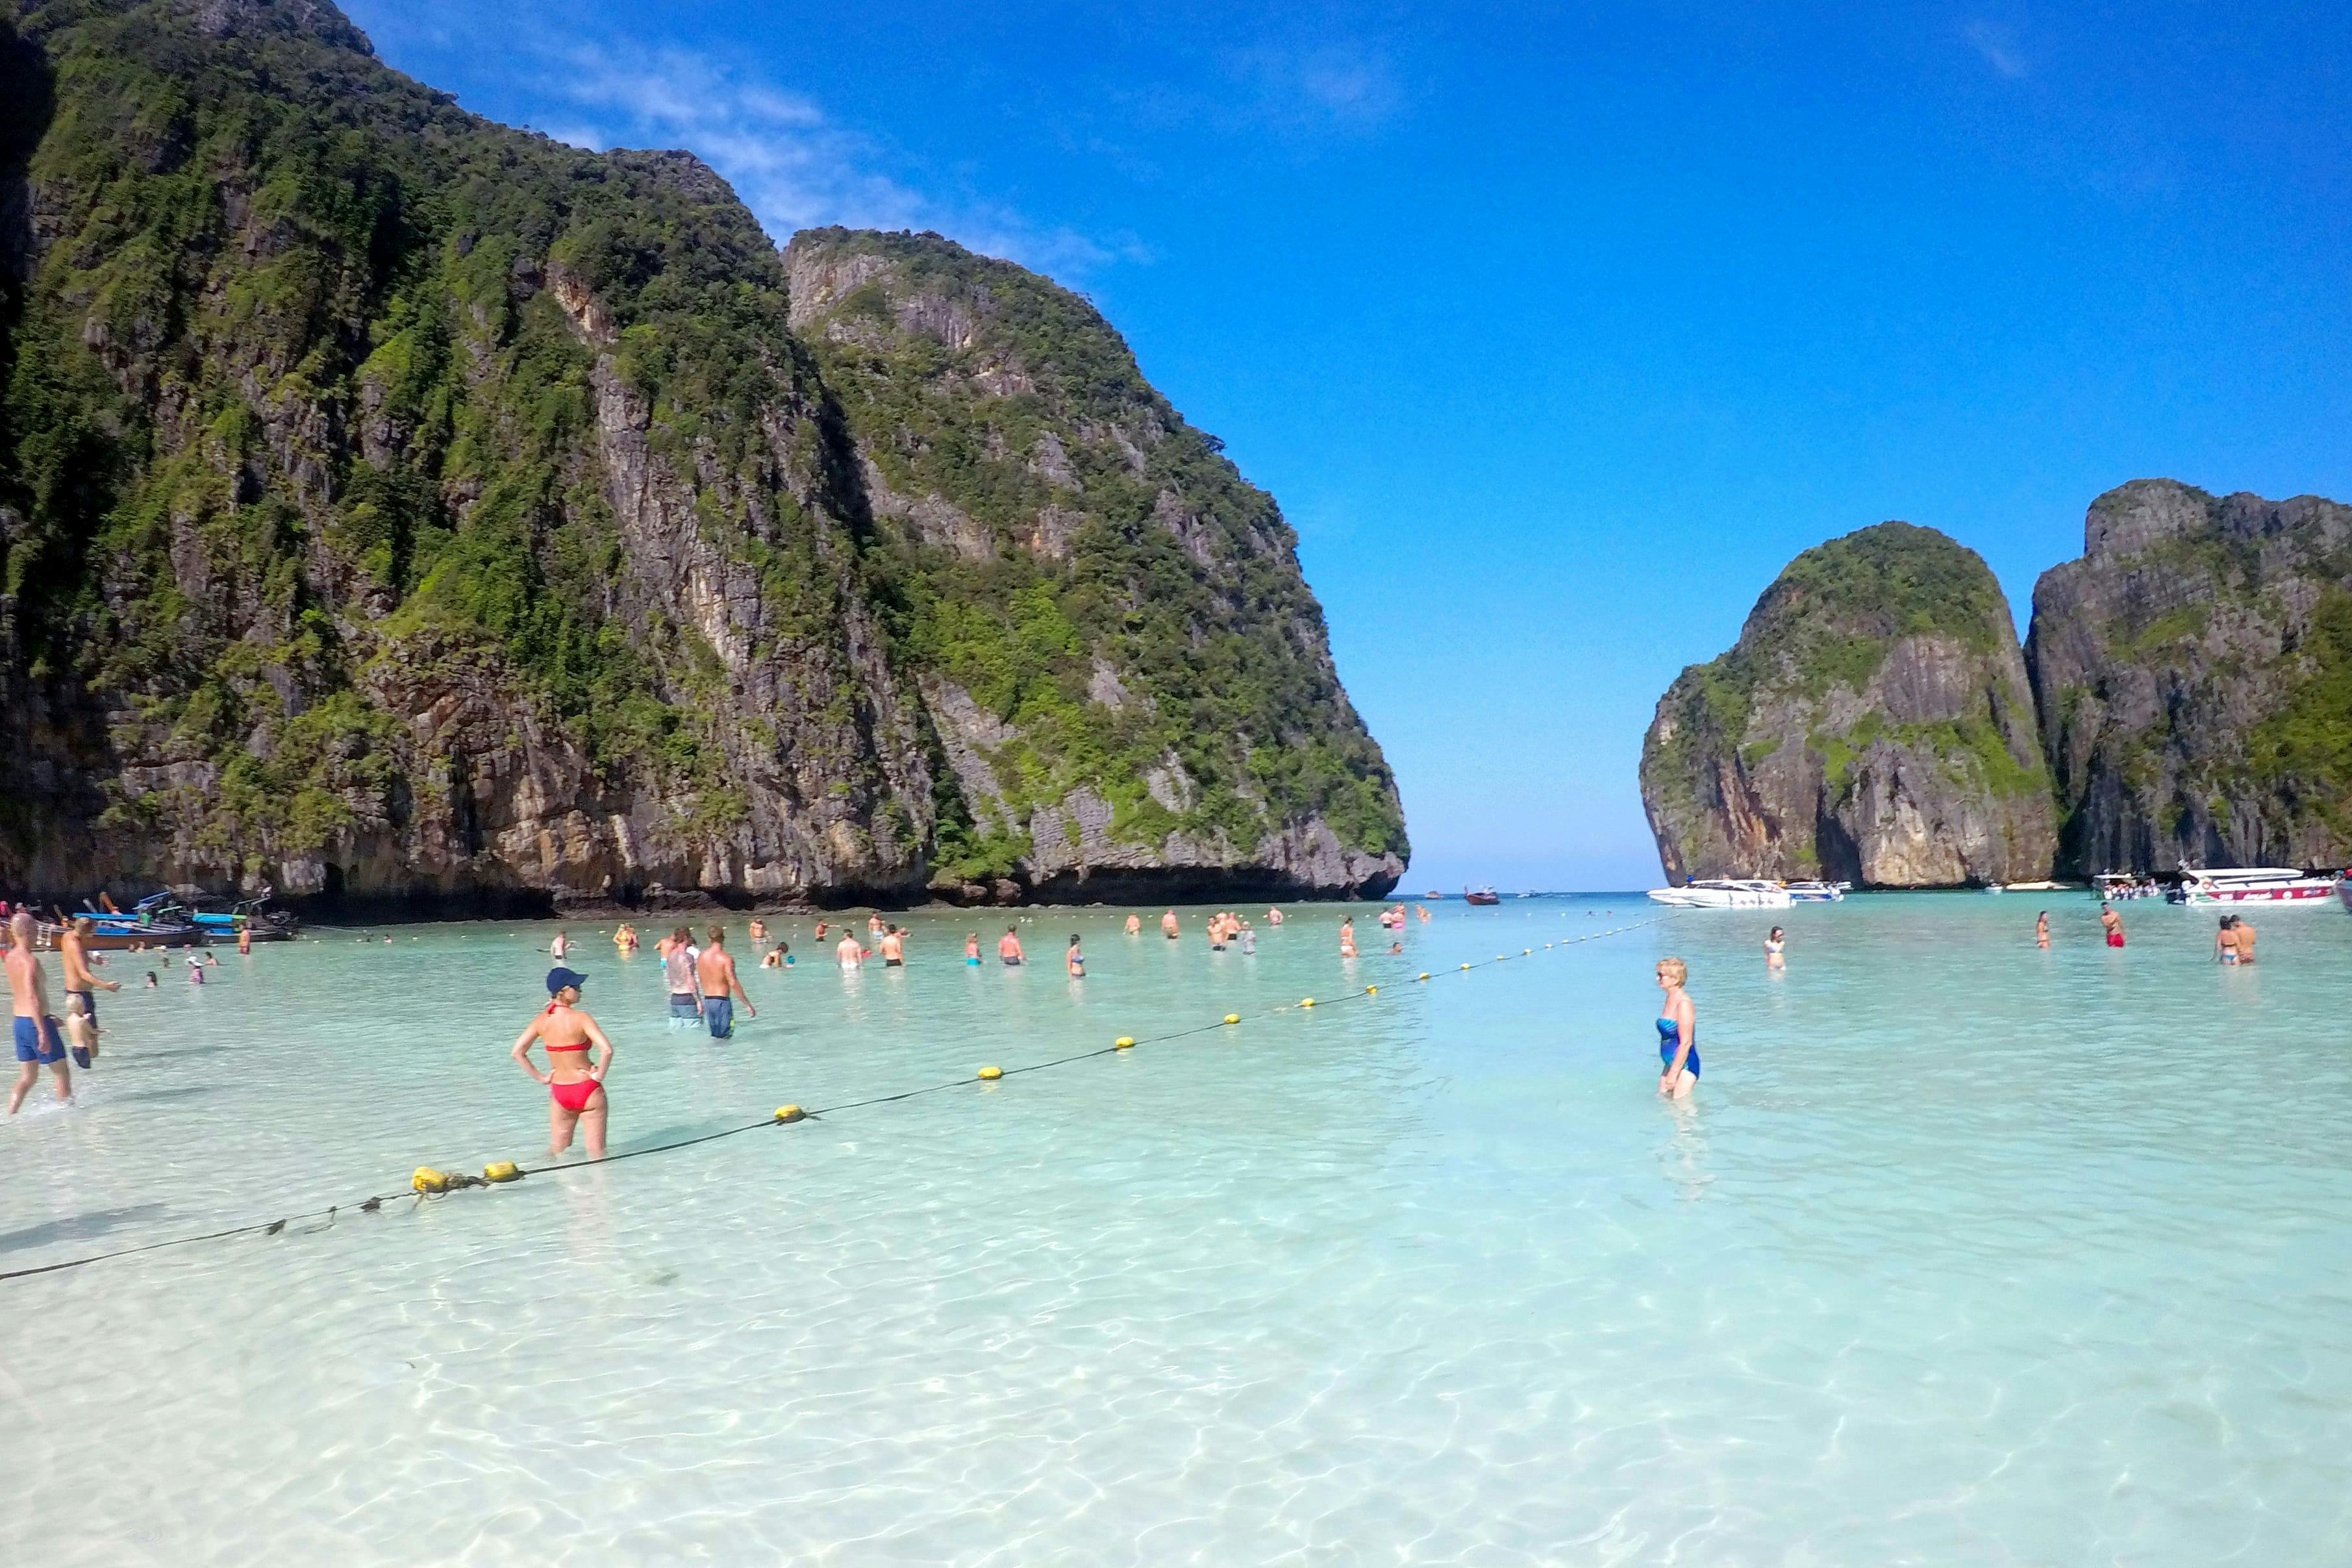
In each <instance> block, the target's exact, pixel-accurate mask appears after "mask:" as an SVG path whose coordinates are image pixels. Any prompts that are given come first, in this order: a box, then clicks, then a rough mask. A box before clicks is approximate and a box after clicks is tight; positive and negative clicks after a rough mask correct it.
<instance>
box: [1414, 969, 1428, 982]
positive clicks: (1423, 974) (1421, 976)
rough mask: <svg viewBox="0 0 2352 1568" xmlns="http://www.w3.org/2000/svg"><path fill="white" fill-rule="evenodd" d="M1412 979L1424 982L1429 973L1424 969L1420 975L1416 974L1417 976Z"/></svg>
mask: <svg viewBox="0 0 2352 1568" xmlns="http://www.w3.org/2000/svg"><path fill="white" fill-rule="evenodd" d="M1414 978H1415V979H1418V980H1425V979H1427V978H1429V971H1428V970H1426V969H1423V971H1422V972H1421V973H1420V974H1418V975H1416V976H1414Z"/></svg>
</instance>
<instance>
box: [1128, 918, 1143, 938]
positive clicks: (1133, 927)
mask: <svg viewBox="0 0 2352 1568" xmlns="http://www.w3.org/2000/svg"><path fill="white" fill-rule="evenodd" d="M1127 934H1128V935H1129V936H1141V935H1142V934H1143V920H1142V917H1141V916H1139V915H1129V916H1128V917H1127Z"/></svg>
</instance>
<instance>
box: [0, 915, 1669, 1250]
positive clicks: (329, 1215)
mask: <svg viewBox="0 0 2352 1568" xmlns="http://www.w3.org/2000/svg"><path fill="white" fill-rule="evenodd" d="M1680 913H1681V911H1679V910H1676V911H1672V912H1670V913H1668V914H1665V915H1658V916H1655V917H1654V918H1653V919H1649V920H1638V921H1635V922H1634V923H1633V925H1612V926H1611V927H1609V928H1608V929H1607V930H1605V931H1592V932H1588V933H1586V934H1585V935H1584V936H1571V937H1569V938H1567V939H1565V940H1563V941H1559V942H1547V943H1545V944H1544V945H1543V949H1542V950H1544V951H1549V950H1551V949H1553V948H1559V947H1575V946H1580V945H1582V944H1584V943H1586V942H1598V941H1600V940H1601V938H1603V937H1606V936H1622V935H1623V934H1624V933H1626V932H1628V931H1639V930H1641V929H1643V927H1644V926H1650V925H1659V924H1661V923H1662V922H1664V921H1667V920H1671V919H1673V918H1674V916H1675V915H1677V914H1680ZM1537 951H1538V949H1536V948H1532V947H1525V948H1521V949H1520V950H1519V951H1518V952H1517V953H1497V954H1496V955H1495V956H1493V957H1492V958H1481V959H1479V960H1478V961H1477V962H1476V963H1473V964H1464V965H1461V966H1459V967H1455V968H1452V969H1438V970H1433V971H1423V972H1422V973H1420V974H1417V975H1415V976H1413V977H1412V978H1410V979H1408V980H1406V981H1404V982H1402V983H1403V984H1407V985H1420V984H1422V983H1423V982H1426V981H1430V980H1438V979H1444V978H1445V977H1447V976H1449V975H1467V974H1472V973H1475V971H1477V970H1480V969H1491V968H1493V967H1495V966H1496V965H1497V964H1507V963H1509V962H1510V961H1511V960H1512V959H1514V958H1527V957H1532V956H1535V954H1536V952H1537ZM1395 983H1397V982H1391V984H1395ZM1379 995H1380V988H1379V987H1378V986H1363V987H1359V988H1355V989H1352V990H1347V991H1342V992H1340V993H1339V995H1337V996H1335V997H1330V998H1326V999H1324V1000H1322V1001H1319V1002H1318V1000H1316V999H1315V998H1311V997H1309V998H1300V999H1299V1000H1297V1001H1296V1002H1284V1003H1281V1004H1279V1005H1278V1006H1276V1007H1272V1008H1269V1009H1265V1013H1264V1014H1262V1015H1260V1016H1263V1017H1267V1018H1272V1017H1275V1016H1276V1015H1278V1014H1282V1013H1286V1012H1294V1011H1299V1010H1304V1009H1312V1008H1316V1007H1332V1006H1335V1005H1337V1004H1338V1003H1340V1002H1344V1001H1348V1000H1350V999H1360V998H1373V997H1377V996H1379ZM1229 1020H1230V1021H1229ZM1240 1021H1241V1020H1240V1018H1239V1016H1238V1015H1236V1014H1232V1013H1228V1014H1226V1015H1225V1016H1224V1017H1223V1018H1220V1019H1216V1020H1214V1021H1213V1022H1210V1023H1203V1024H1194V1025H1192V1027H1191V1028H1189V1029H1178V1030H1169V1031H1168V1032H1167V1033H1165V1034H1154V1035H1144V1036H1139V1037H1134V1038H1127V1037H1122V1040H1121V1043H1119V1044H1117V1045H1105V1046H1098V1047H1097V1048H1096V1049H1094V1050H1092V1051H1073V1052H1071V1053H1070V1054H1069V1055H1067V1056H1056V1057H1054V1058H1052V1059H1050V1060H1048V1061H1033V1062H1030V1063H1028V1064H1026V1065H1025V1066H1021V1067H1007V1068H1004V1069H1003V1070H1001V1071H998V1072H997V1073H995V1074H994V1079H995V1080H1002V1079H1005V1078H1013V1077H1016V1076H1018V1075H1019V1074H1021V1073H1024V1072H1043V1071H1045V1070H1046V1069H1047V1068H1052V1067H1067V1066H1068V1065H1070V1064H1071V1063H1072V1062H1076V1061H1093V1060H1094V1059H1095V1058H1096V1057H1098V1056H1113V1055H1117V1054H1119V1053H1121V1052H1124V1051H1129V1050H1131V1049H1133V1048H1135V1047H1137V1046H1144V1045H1165V1044H1167V1043H1169V1042H1170V1041H1171V1040H1188V1039H1190V1038H1192V1036H1194V1035H1198V1034H1212V1033H1214V1032H1215V1031H1217V1030H1223V1029H1231V1028H1234V1026H1235V1025H1236V1024H1238V1023H1239V1022H1240ZM974 1082H978V1081H977V1080H975V1079H972V1078H969V1077H965V1078H950V1079H947V1080H944V1081H942V1082H938V1083H926V1084H922V1085H919V1087H917V1088H913V1089H902V1090H900V1091H899V1092H897V1093H895V1094H875V1095H869V1096H868V1097H867V1098H866V1099H863V1100H847V1101H844V1102H843V1103H840V1104H838V1105H823V1106H817V1107H815V1108H814V1109H811V1110H808V1111H805V1112H803V1113H802V1115H801V1116H800V1117H795V1118H793V1121H798V1120H803V1119H807V1120H814V1119H816V1118H819V1117H824V1116H837V1115H840V1114H841V1113H844V1112H846V1111H862V1110H865V1109H866V1108H867V1107H868V1106H873V1105H893V1104H897V1103H898V1102H900V1101H902V1100H917V1099H920V1098H921V1097H922V1096H924V1095H926V1094H939V1093H943V1092H946V1091H948V1090H950V1089H965V1088H970V1087H971V1085H972V1084H973V1083H974ZM791 1124H792V1122H790V1121H787V1120H785V1119H784V1118H783V1116H782V1114H781V1113H771V1114H769V1115H766V1116H762V1117H761V1118H760V1119H759V1120H758V1121H756V1122H745V1123H743V1124H740V1126H733V1127H721V1128H719V1130H718V1131H716V1132H711V1133H700V1134H696V1135H695V1136H693V1137H691V1138H677V1139H674V1140H672V1141H671V1142H669V1143H667V1144H651V1145H646V1147H644V1148H641V1149H624V1150H622V1151H621V1152H620V1153H618V1154H612V1155H605V1156H604V1158H603V1159H601V1160H595V1161H590V1162H573V1163H572V1164H569V1165H561V1166H541V1167H539V1168H538V1169H536V1170H534V1169H531V1168H530V1167H528V1166H517V1167H516V1169H515V1171H514V1174H513V1177H512V1178H510V1179H520V1178H521V1177H523V1176H547V1175H552V1174H554V1173H557V1172H561V1171H576V1170H588V1169H602V1168H603V1167H604V1166H614V1165H618V1164H620V1163H621V1162H622V1161H623V1160H634V1159H638V1158H641V1157H643V1156H644V1155H667V1154H671V1153H674V1152H675V1151H677V1150H678V1149H690V1148H692V1147H694V1146H695V1145H698V1144H715V1143H717V1142H718V1141H719V1139H721V1138H732V1137H735V1136H738V1135H739V1134H744V1133H751V1132H757V1131H758V1130H760V1129H761V1128H762V1127H780V1126H789V1125H791ZM448 1182H449V1186H450V1187H451V1188H452V1189H453V1190H454V1189H457V1188H459V1187H474V1186H489V1185H491V1184H490V1183H489V1182H487V1181H485V1180H484V1179H483V1178H481V1177H480V1176H452V1177H449V1178H448ZM439 1196H445V1195H443V1194H439V1193H428V1192H425V1191H418V1190H415V1189H413V1188H412V1189H411V1190H407V1191H402V1192H394V1193H378V1194H377V1195H376V1196H374V1197H369V1198H363V1199H362V1200H361V1201H360V1202H358V1203H356V1204H331V1205H329V1206H328V1207H325V1208H315V1209H310V1210H308V1211H306V1212H304V1213H300V1214H290V1215H287V1216H285V1217H283V1218H278V1219H257V1220H255V1221H254V1222H252V1223H251V1224H249V1225H233V1226H230V1227H229V1228H226V1229H224V1230H208V1231H205V1232H204V1233H203V1234H202V1235H198V1236H177V1237H173V1238H171V1239H168V1240H163V1241H149V1242H145V1243H143V1244H142V1245H140V1246H137V1247H119V1248H116V1249H113V1250H112V1251H109V1252H93V1253H90V1254H89V1255H87V1256H85V1257H80V1258H68V1259H66V1260H62V1261H60V1262H56V1263H42V1264H37V1265H36V1266H34V1267H32V1268H29V1269H11V1270H7V1271H6V1272H5V1273H0V1282H5V1281H10V1280H28V1279H31V1278H32V1277H33V1276H35V1275H37V1274H55V1273H59V1272H62V1271H63V1270H68V1269H81V1268H87V1267H88V1266H89V1265H90V1264H92V1263H104V1262H107V1261H110V1260H113V1259H116V1258H132V1257H136V1256H138V1255H139V1254H140V1253H142V1252H160V1251H162V1250H163V1249H165V1248H169V1247H192V1246H194V1245H195V1244H196V1243H198V1242H201V1241H225V1240H227V1239H230V1238H232V1237H236V1236H252V1235H256V1234H262V1235H269V1236H275V1235H277V1234H278V1233H279V1232H280V1231H282V1230H284V1229H285V1228H287V1227H288V1226H289V1225H291V1224H293V1223H294V1222H295V1221H297V1220H302V1219H324V1220H326V1221H327V1224H328V1225H332V1224H333V1223H334V1221H335V1217H336V1216H337V1215H339V1214H341V1212H342V1211H343V1210H344V1209H346V1208H354V1209H357V1210H359V1211H360V1212H362V1213H366V1214H373V1213H375V1212H377V1211H378V1210H380V1209H382V1208H383V1206H384V1205H385V1204H387V1203H392V1202H394V1201H395V1200H397V1199H400V1198H404V1197H413V1198H415V1201H416V1203H418V1204H422V1203H424V1202H425V1199H426V1198H427V1197H439ZM321 1228H324V1227H321Z"/></svg>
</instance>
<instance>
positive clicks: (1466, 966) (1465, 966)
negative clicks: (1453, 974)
mask: <svg viewBox="0 0 2352 1568" xmlns="http://www.w3.org/2000/svg"><path fill="white" fill-rule="evenodd" d="M1462 967H1464V968H1465V969H1466V968H1468V967H1470V966H1469V965H1467V964H1465V965H1463V966H1462Z"/></svg>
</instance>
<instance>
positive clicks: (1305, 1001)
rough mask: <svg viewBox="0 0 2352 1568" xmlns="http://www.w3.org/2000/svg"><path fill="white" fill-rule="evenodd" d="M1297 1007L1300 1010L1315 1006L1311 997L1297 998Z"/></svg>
mask: <svg viewBox="0 0 2352 1568" xmlns="http://www.w3.org/2000/svg"><path fill="white" fill-rule="evenodd" d="M1298 1005H1299V1006H1300V1007H1302V1008H1311V1007H1313V1006H1314V1005H1315V998H1313V997H1301V998H1298Z"/></svg>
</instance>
